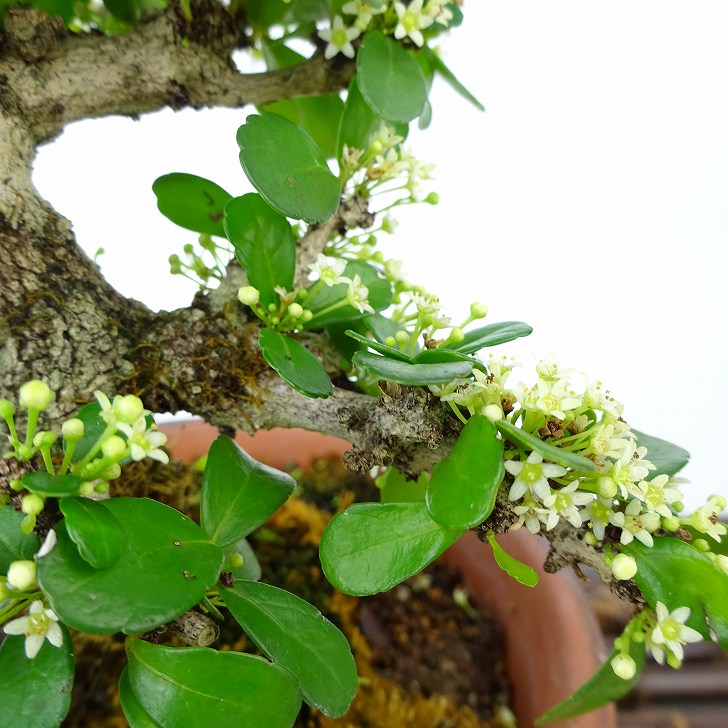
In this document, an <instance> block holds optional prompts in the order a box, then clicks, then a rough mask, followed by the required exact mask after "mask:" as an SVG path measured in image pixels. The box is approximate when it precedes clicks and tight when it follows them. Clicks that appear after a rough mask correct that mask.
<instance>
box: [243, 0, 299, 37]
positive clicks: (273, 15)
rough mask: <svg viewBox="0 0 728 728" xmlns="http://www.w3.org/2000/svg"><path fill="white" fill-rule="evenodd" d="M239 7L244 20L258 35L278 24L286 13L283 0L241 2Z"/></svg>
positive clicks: (248, 0)
mask: <svg viewBox="0 0 728 728" xmlns="http://www.w3.org/2000/svg"><path fill="white" fill-rule="evenodd" d="M240 6H241V7H242V8H244V9H245V20H246V21H247V22H248V23H250V25H251V27H253V28H254V29H256V30H257V31H258V32H259V33H260V34H262V33H263V32H264V31H265V30H267V29H268V28H270V27H271V25H277V24H278V23H280V21H281V20H283V18H284V17H285V15H286V13H287V12H288V4H287V3H285V2H284V0H243V2H241V3H240Z"/></svg>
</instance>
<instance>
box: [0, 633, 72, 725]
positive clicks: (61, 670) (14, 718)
mask: <svg viewBox="0 0 728 728" xmlns="http://www.w3.org/2000/svg"><path fill="white" fill-rule="evenodd" d="M61 629H62V630H63V644H62V645H61V646H60V647H54V646H53V645H52V644H51V643H50V642H48V641H47V640H46V641H45V642H44V643H43V646H42V647H41V648H40V652H39V653H38V654H37V655H36V656H35V657H34V658H33V659H32V660H29V659H28V658H27V657H26V656H25V636H24V635H17V636H11V635H8V636H7V637H5V640H4V641H3V643H2V645H0V675H2V680H0V725H2V726H7V727H8V728H11V726H12V727H14V726H18V728H20V727H21V726H22V728H49V726H58V725H60V724H61V721H62V720H63V719H64V718H65V717H66V713H68V709H69V708H70V706H71V688H72V687H73V644H72V643H71V635H70V634H69V633H68V630H67V629H65V628H64V627H63V626H61Z"/></svg>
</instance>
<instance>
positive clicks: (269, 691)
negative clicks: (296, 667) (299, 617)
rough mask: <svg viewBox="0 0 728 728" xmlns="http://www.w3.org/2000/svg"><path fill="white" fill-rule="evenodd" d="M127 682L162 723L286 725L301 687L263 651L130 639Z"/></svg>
mask: <svg viewBox="0 0 728 728" xmlns="http://www.w3.org/2000/svg"><path fill="white" fill-rule="evenodd" d="M126 653H127V656H128V658H129V668H128V670H129V684H130V686H131V689H132V691H133V693H134V695H135V696H136V698H137V700H138V701H139V704H140V705H141V706H142V708H143V709H144V710H145V711H146V712H147V713H149V715H150V716H151V717H152V718H153V719H154V720H156V721H157V722H158V723H159V724H160V726H162V728H200V726H215V728H240V727H241V726H251V727H252V726H265V727H266V728H290V726H292V725H293V722H294V720H295V718H296V715H297V713H298V711H299V709H300V707H301V693H300V691H299V689H298V685H297V683H296V679H295V678H294V677H293V675H292V674H291V673H290V672H288V670H286V669H284V668H282V667H278V666H277V665H273V664H271V663H270V662H268V661H267V660H264V659H263V658H261V657H255V656H254V655H247V654H242V653H239V652H218V651H217V650H212V649H210V648H209V647H167V646H165V645H152V644H149V643H148V642H142V641H141V640H137V639H128V640H127V642H126Z"/></svg>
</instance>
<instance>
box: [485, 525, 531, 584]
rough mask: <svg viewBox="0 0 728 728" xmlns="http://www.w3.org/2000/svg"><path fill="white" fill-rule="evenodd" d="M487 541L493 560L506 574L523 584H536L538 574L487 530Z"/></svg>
mask: <svg viewBox="0 0 728 728" xmlns="http://www.w3.org/2000/svg"><path fill="white" fill-rule="evenodd" d="M488 543H489V544H490V545H491V547H492V548H493V556H494V557H495V562H496V564H498V566H500V568H501V569H503V571H505V572H506V574H508V576H510V577H512V578H513V579H515V580H516V581H517V582H518V583H519V584H523V585H524V586H536V584H538V574H537V573H536V572H535V571H534V570H533V569H532V568H531V567H530V566H528V564H524V563H523V562H522V561H519V560H518V559H514V558H513V556H511V555H510V554H509V553H508V552H507V551H506V550H505V549H504V548H503V547H502V546H501V545H500V544H499V543H498V541H497V540H496V537H495V534H494V533H493V531H489V532H488Z"/></svg>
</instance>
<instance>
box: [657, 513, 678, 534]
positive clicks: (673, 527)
mask: <svg viewBox="0 0 728 728" xmlns="http://www.w3.org/2000/svg"><path fill="white" fill-rule="evenodd" d="M661 520H662V527H663V528H664V529H665V530H666V531H670V532H671V533H675V531H677V530H678V528H680V519H679V518H678V517H677V516H670V517H669V518H662V519H661Z"/></svg>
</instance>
